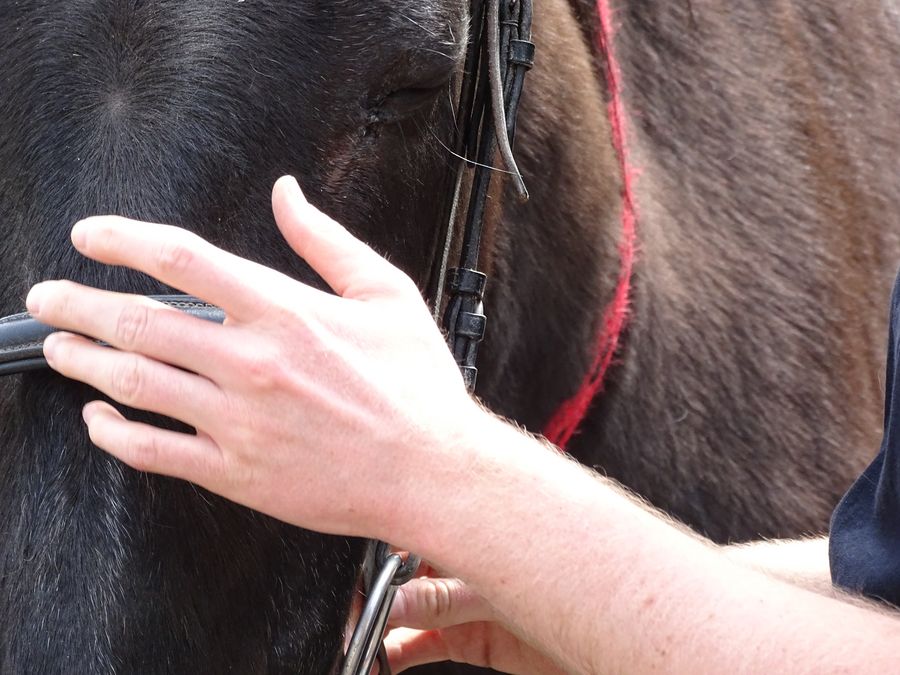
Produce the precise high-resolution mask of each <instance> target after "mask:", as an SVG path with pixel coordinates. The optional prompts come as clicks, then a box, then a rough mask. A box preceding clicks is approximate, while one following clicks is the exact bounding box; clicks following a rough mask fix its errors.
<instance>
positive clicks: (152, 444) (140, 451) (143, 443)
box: [124, 432, 159, 472]
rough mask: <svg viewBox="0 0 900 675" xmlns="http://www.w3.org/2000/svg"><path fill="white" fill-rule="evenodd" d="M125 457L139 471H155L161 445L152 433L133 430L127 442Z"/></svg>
mask: <svg viewBox="0 0 900 675" xmlns="http://www.w3.org/2000/svg"><path fill="white" fill-rule="evenodd" d="M124 450H125V459H126V462H127V463H128V465H129V466H131V467H132V468H134V469H137V470H138V471H144V472H147V471H153V470H155V468H156V467H157V465H158V462H159V445H158V443H157V440H156V437H155V436H153V435H152V434H144V433H140V432H132V433H130V434H129V435H128V438H127V440H126V442H125V448H124Z"/></svg>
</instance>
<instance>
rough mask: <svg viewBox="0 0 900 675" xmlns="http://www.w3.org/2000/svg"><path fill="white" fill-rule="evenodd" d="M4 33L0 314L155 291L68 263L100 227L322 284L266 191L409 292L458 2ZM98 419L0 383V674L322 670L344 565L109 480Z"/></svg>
mask: <svg viewBox="0 0 900 675" xmlns="http://www.w3.org/2000/svg"><path fill="white" fill-rule="evenodd" d="M0 25H2V26H3V32H4V36H5V37H4V41H3V46H2V47H0V90H2V96H0V167H2V171H0V213H2V214H3V220H2V225H0V228H2V234H3V237H2V242H0V268H2V270H3V278H4V285H3V289H2V293H0V313H2V314H10V313H13V312H15V311H19V310H20V308H21V306H22V301H23V298H24V296H25V294H26V292H27V289H28V288H29V287H30V286H31V285H32V284H34V283H35V282H37V281H40V280H42V279H47V278H69V279H74V280H76V281H79V282H82V283H88V284H92V285H95V286H100V287H103V288H109V289H115V290H122V291H129V292H135V293H144V294H149V293H158V292H167V291H171V289H164V288H161V287H160V286H159V285H158V284H157V283H156V282H154V281H152V280H150V279H148V278H146V277H143V276H141V275H138V274H135V273H132V272H130V271H128V270H124V269H110V268H103V267H100V266H98V265H95V264H93V263H91V262H90V261H87V260H85V259H83V258H81V257H80V256H78V255H77V254H76V253H75V252H74V251H73V250H72V248H71V246H70V245H69V244H68V232H69V229H70V227H71V225H72V224H73V223H74V222H75V221H76V220H78V219H80V218H83V217H86V216H88V215H92V214H100V213H116V214H121V215H125V216H129V217H133V218H137V219H142V220H152V221H159V222H167V223H171V224H176V225H181V226H183V227H186V228H188V229H191V230H193V231H195V232H197V233H198V234H200V235H201V236H203V237H205V238H207V239H209V240H210V241H212V242H214V243H216V244H217V245H219V246H222V247H224V248H227V249H230V250H232V251H235V252H237V253H239V254H241V255H243V256H245V257H248V258H252V259H255V260H259V261H262V262H264V263H265V264H267V265H269V266H273V267H276V268H278V269H281V270H282V271H284V272H286V273H288V274H290V275H292V276H295V277H296V278H299V279H301V280H305V281H308V282H311V283H318V282H317V279H316V278H315V277H314V275H313V274H312V272H311V271H310V270H309V269H308V267H307V266H306V265H305V263H303V261H301V260H299V259H298V258H297V257H296V256H295V255H294V254H293V253H292V252H291V251H290V249H289V248H288V247H287V245H286V244H285V243H284V242H283V241H282V240H281V238H280V236H279V234H278V231H277V229H276V227H275V225H274V222H273V220H272V217H271V210H270V207H269V193H270V190H271V186H272V184H273V182H274V180H275V178H277V177H278V176H279V175H281V174H286V173H290V174H293V175H295V176H297V177H298V179H299V181H300V183H301V185H303V187H304V189H305V191H306V193H307V196H308V197H309V199H310V200H311V201H313V202H314V203H315V204H316V205H317V206H319V207H320V208H322V209H324V210H326V211H327V212H329V213H331V214H333V215H334V216H335V217H337V218H338V219H340V220H341V221H342V222H343V223H345V224H346V225H347V226H348V227H349V228H350V229H351V230H353V231H354V232H355V233H357V234H358V235H359V236H361V237H362V238H364V239H365V240H366V241H368V242H370V243H371V244H372V245H373V246H374V247H375V248H376V249H378V250H380V251H383V252H385V253H390V255H391V258H392V260H393V261H394V262H395V263H397V264H398V265H400V266H401V267H402V268H404V269H405V270H406V271H408V272H409V273H410V274H411V275H412V276H413V277H414V278H415V279H416V280H417V281H418V282H420V283H421V284H422V286H423V288H424V287H425V286H426V285H427V282H428V279H429V277H430V273H431V270H432V266H433V263H434V259H435V256H436V255H437V254H438V251H439V250H440V245H439V243H438V239H439V238H440V235H441V231H442V226H441V223H442V222H444V221H445V220H446V213H445V211H446V203H445V200H444V199H442V198H440V197H439V196H440V195H443V194H445V193H446V191H447V190H448V184H449V180H450V167H451V166H452V165H453V162H452V161H451V160H452V155H451V153H450V151H449V146H450V145H451V144H452V138H453V104H452V94H453V84H452V80H453V76H454V74H455V73H457V72H458V71H459V70H460V68H461V65H462V60H463V58H464V56H465V50H466V44H467V40H468V38H467V36H468V32H467V31H468V3H465V2H463V1H462V0H454V1H444V2H420V1H413V0H401V1H400V2H397V1H396V0H392V1H391V2H387V1H382V0H378V1H376V2H368V3H347V2H304V3H297V2H290V1H287V0H283V1H282V0H254V1H253V2H213V3H209V2H193V1H192V2H174V1H168V0H166V1H163V2H155V3H143V2H126V3H121V2H111V1H105V0H95V1H88V2H85V1H78V2H59V3H44V2H38V1H36V0H34V1H32V0H27V1H26V2H0ZM94 395H95V394H93V393H92V392H91V391H90V390H88V389H87V388H85V387H82V386H79V385H76V384H74V383H71V382H66V381H64V380H62V379H61V378H59V377H57V376H55V375H52V374H49V373H39V374H33V375H28V376H25V377H17V378H14V379H11V380H7V381H4V382H2V383H0V419H2V420H3V425H2V430H0V445H2V447H3V448H4V452H3V453H2V457H0V474H2V476H3V478H2V482H3V486H4V487H3V499H2V500H0V501H2V503H0V532H2V534H3V537H4V541H5V542H6V544H5V546H4V547H3V551H2V553H0V569H2V572H0V574H2V577H0V578H2V582H0V644H2V648H0V654H2V659H0V662H2V669H3V670H4V671H6V672H47V673H51V672H84V673H99V672H142V673H151V672H160V673H161V672H209V673H217V672H226V671H234V672H242V673H262V672H297V671H298V669H299V671H300V672H309V673H320V672H328V671H329V670H330V669H331V668H332V667H333V665H334V664H335V662H336V658H337V656H338V655H339V653H340V647H341V646H342V645H341V636H342V635H343V629H344V621H345V619H346V616H347V612H348V608H349V606H350V602H351V595H352V593H353V590H354V587H355V582H356V575H357V571H358V568H359V563H360V560H361V556H362V550H363V544H362V543H361V542H358V541H351V540H347V539H342V538H333V537H324V536H320V535H317V534H313V533H310V532H306V531H302V530H298V529H296V528H292V527H288V526H286V525H283V524H281V523H278V522H274V521H272V520H270V519H267V518H265V517H262V516H260V515H258V514H254V513H251V512H249V511H247V510H245V509H242V508H240V507H238V506H236V505H234V504H231V503H228V502H227V501H225V500H222V499H219V498H217V497H216V496H214V495H210V494H207V493H205V492H203V491H202V490H200V489H198V488H196V487H194V486H191V485H187V484H182V483H179V482H175V481H171V480H167V479H165V478H159V477H155V476H147V475H141V474H138V473H136V472H133V471H131V470H129V469H127V468H125V467H123V466H121V465H120V464H118V463H116V462H114V461H112V460H110V459H109V458H107V457H106V456H104V455H103V454H102V453H100V452H98V451H97V450H96V449H94V448H92V447H91V444H90V443H89V440H88V438H87V437H86V434H85V432H84V429H83V425H82V424H81V423H80V422H79V419H78V414H79V409H80V407H81V406H82V404H84V403H85V402H86V401H87V400H89V399H90V398H91V397H92V396H94ZM134 414H136V415H137V414H138V413H134ZM338 498H339V497H338Z"/></svg>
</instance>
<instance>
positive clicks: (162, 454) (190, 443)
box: [84, 402, 221, 486]
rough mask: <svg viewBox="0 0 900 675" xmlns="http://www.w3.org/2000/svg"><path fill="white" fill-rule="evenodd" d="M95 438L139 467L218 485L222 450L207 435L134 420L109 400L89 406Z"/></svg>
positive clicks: (87, 415)
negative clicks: (118, 410) (124, 414)
mask: <svg viewBox="0 0 900 675" xmlns="http://www.w3.org/2000/svg"><path fill="white" fill-rule="evenodd" d="M84 419H85V423H86V424H87V425H88V433H89V434H90V437H91V441H92V442H93V443H94V444H95V445H96V446H97V447H99V448H101V449H103V450H105V451H107V452H108V453H110V454H111V455H113V456H115V457H117V458H119V459H120V460H122V461H123V462H125V463H126V464H128V465H129V466H130V467H132V468H134V469H137V470H138V471H147V472H152V473H162V474H165V475H168V476H174V477H176V478H183V479H186V480H189V481H192V482H195V483H198V484H201V485H206V486H210V485H215V484H216V482H217V476H218V475H219V473H220V464H221V462H220V457H221V453H219V452H218V449H217V448H216V446H215V445H214V444H213V442H212V441H211V440H210V439H209V437H207V436H202V437H199V436H192V435H190V434H182V433H178V432H175V431H168V430H165V429H159V428H157V427H154V426H151V425H148V424H142V423H139V422H131V421H129V420H127V419H125V418H124V417H122V415H120V414H119V413H118V412H117V411H116V410H115V409H113V408H112V406H110V405H108V404H106V403H100V402H94V403H91V404H89V405H88V406H86V407H85V412H84Z"/></svg>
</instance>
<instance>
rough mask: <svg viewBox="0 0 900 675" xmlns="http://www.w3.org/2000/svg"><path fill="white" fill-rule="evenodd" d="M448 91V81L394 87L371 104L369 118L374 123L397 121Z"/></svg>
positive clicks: (421, 108)
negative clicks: (399, 87)
mask: <svg viewBox="0 0 900 675" xmlns="http://www.w3.org/2000/svg"><path fill="white" fill-rule="evenodd" d="M449 91H450V82H449V81H444V82H440V83H439V84H435V85H434V86H431V85H430V84H428V85H422V86H413V87H403V88H402V89H396V90H394V91H392V92H390V93H389V94H387V95H386V96H384V97H382V98H381V99H380V100H378V101H377V102H375V103H374V104H373V105H372V108H371V115H370V119H371V121H372V122H374V123H376V124H390V123H392V122H399V121H401V120H404V119H406V118H407V117H412V116H413V115H415V114H416V113H417V112H419V111H421V110H424V109H426V108H428V107H430V106H432V105H434V103H435V101H436V100H437V99H438V97H440V96H441V94H444V95H447V94H448V92H449Z"/></svg>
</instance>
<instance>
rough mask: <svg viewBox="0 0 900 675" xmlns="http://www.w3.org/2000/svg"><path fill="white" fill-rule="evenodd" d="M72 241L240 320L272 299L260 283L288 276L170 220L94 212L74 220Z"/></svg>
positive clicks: (278, 281) (97, 256)
mask: <svg viewBox="0 0 900 675" xmlns="http://www.w3.org/2000/svg"><path fill="white" fill-rule="evenodd" d="M72 243H73V244H74V246H75V248H76V249H77V250H78V251H79V252H80V253H82V254H83V255H85V256H87V257H89V258H93V259H94V260H97V261H99V262H102V263H106V264H108V265H121V266H125V267H130V268H132V269H135V270H139V271H141V272H145V273H146V274H149V275H150V276H152V277H154V278H155V279H158V280H160V281H162V282H163V283H165V284H168V285H169V286H172V287H174V288H177V289H178V290H180V291H182V292H185V293H189V294H191V295H194V296H196V297H198V298H201V299H203V300H205V301H207V302H209V303H212V304H214V305H218V306H219V307H221V308H222V309H223V310H224V311H225V313H226V314H227V315H228V316H230V317H232V318H233V319H236V320H238V321H249V320H252V319H254V318H256V317H258V316H259V315H260V313H261V310H262V309H263V308H264V307H265V306H266V305H268V304H270V300H271V297H270V295H269V294H268V293H266V292H264V291H263V290H262V289H267V290H268V291H271V289H272V288H273V287H278V286H281V285H283V284H284V283H285V282H287V281H289V279H288V277H285V276H284V275H282V274H280V273H278V272H276V271H274V270H271V269H269V268H267V267H264V266H262V265H259V264H257V263H254V262H251V261H249V260H245V259H244V258H241V257H239V256H236V255H234V254H232V253H228V252H227V251H223V250H222V249H220V248H217V247H215V246H213V245H212V244H210V243H209V242H207V241H205V240H204V239H202V238H201V237H199V236H197V235H196V234H194V233H192V232H189V231H187V230H183V229H181V228H178V227H173V226H171V225H158V224H155V223H144V222H140V221H136V220H129V219H127V218H121V217H119V216H97V217H93V218H88V219H86V220H82V221H81V222H79V223H76V224H75V227H73V228H72Z"/></svg>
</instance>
